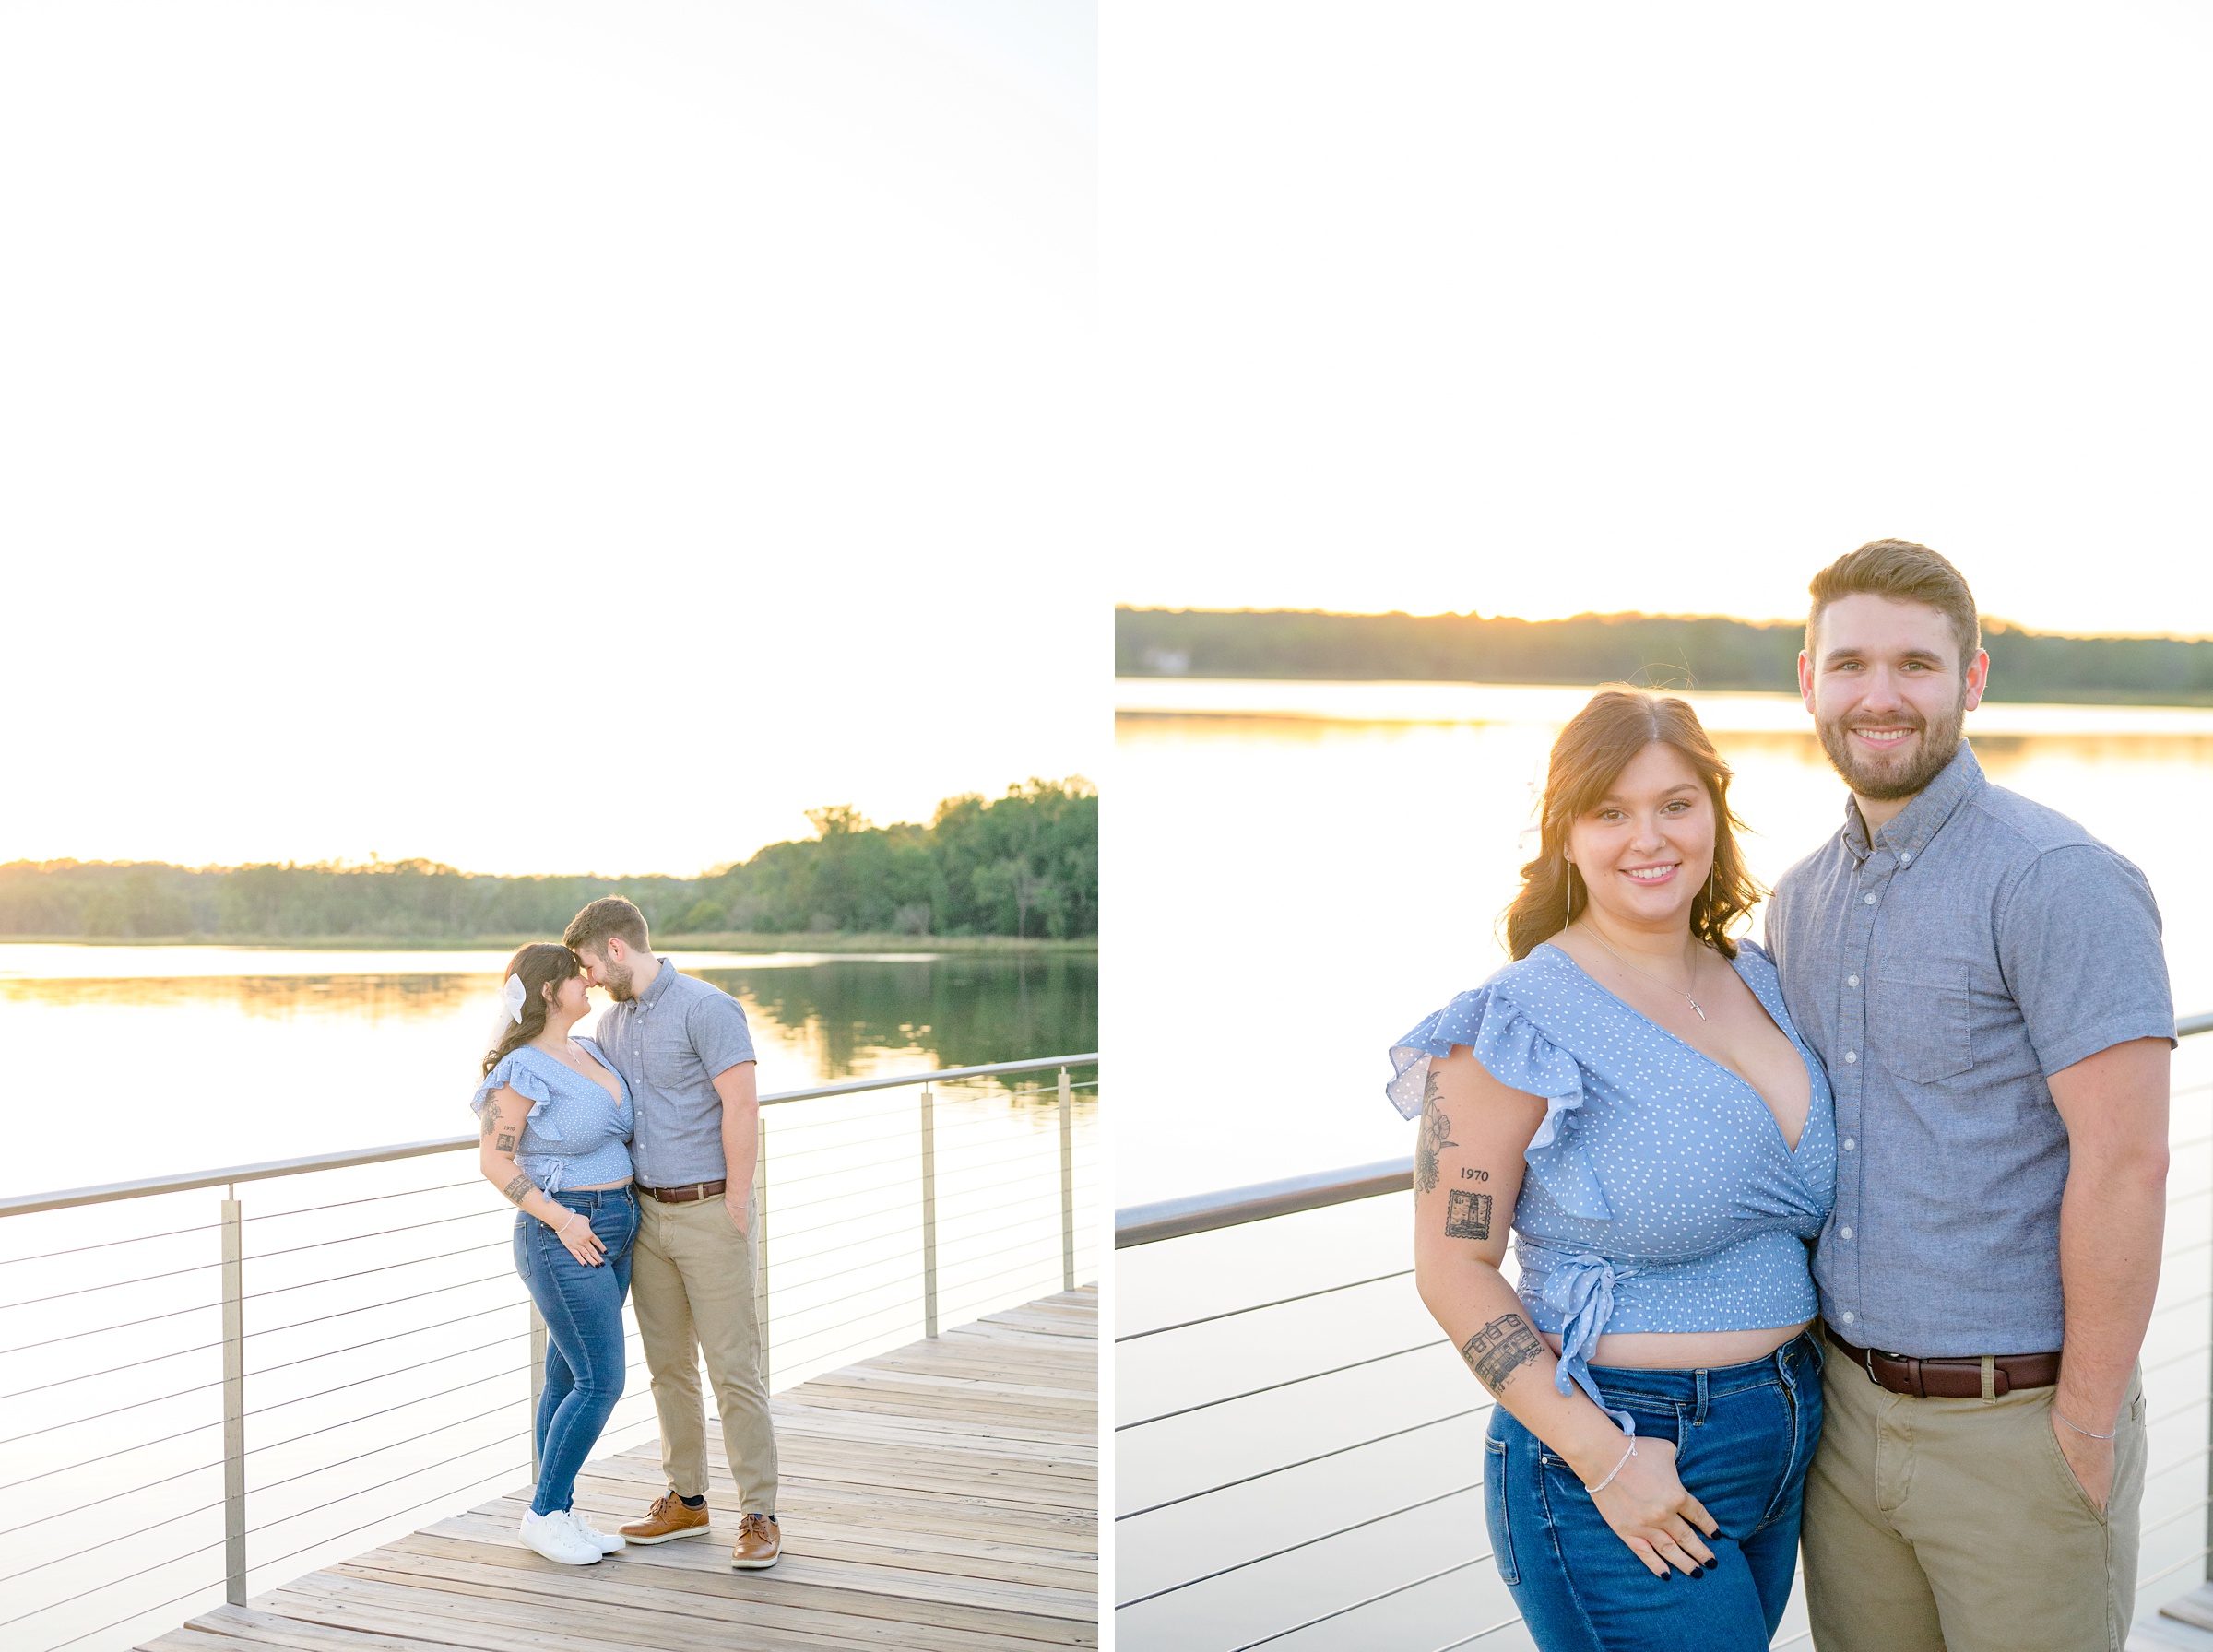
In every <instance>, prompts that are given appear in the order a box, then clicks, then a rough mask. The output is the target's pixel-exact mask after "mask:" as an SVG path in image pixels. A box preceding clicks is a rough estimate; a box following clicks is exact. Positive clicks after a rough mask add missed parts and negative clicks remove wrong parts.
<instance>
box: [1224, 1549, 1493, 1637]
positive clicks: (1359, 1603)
mask: <svg viewBox="0 0 2213 1652" xmlns="http://www.w3.org/2000/svg"><path fill="white" fill-rule="evenodd" d="M1490 1558H1491V1551H1490V1550H1488V1549H1485V1551H1484V1552H1482V1553H1481V1554H1478V1555H1477V1556H1475V1558H1474V1559H1473V1560H1463V1561H1461V1562H1460V1563H1457V1564H1455V1565H1450V1566H1446V1567H1445V1568H1444V1569H1443V1570H1441V1571H1437V1572H1432V1573H1430V1574H1429V1575H1427V1576H1426V1577H1417V1578H1415V1579H1414V1581H1413V1582H1412V1583H1402V1584H1400V1585H1399V1586H1398V1587H1396V1588H1388V1589H1385V1590H1384V1591H1383V1592H1382V1593H1381V1594H1379V1595H1370V1596H1369V1597H1368V1598H1367V1599H1365V1600H1355V1601H1354V1602H1353V1603H1352V1604H1351V1605H1350V1606H1341V1607H1339V1608H1338V1609H1337V1610H1336V1611H1325V1612H1323V1613H1322V1614H1321V1616H1320V1617H1319V1618H1308V1620H1307V1621H1306V1622H1303V1623H1294V1624H1293V1625H1292V1626H1291V1627H1290V1628H1288V1629H1279V1630H1277V1631H1276V1632H1275V1633H1274V1634H1264V1635H1262V1636H1261V1637H1260V1639H1259V1640H1257V1641H1247V1642H1246V1643H1245V1644H1244V1645H1243V1646H1239V1647H1238V1648H1237V1652H1253V1648H1254V1647H1256V1646H1267V1645H1268V1644H1269V1643H1270V1642H1272V1641H1280V1640H1282V1639H1283V1638H1284V1636H1285V1635H1292V1634H1298V1633H1299V1632H1300V1631H1302V1630H1307V1629H1312V1628H1313V1627H1315V1626H1316V1625H1317V1624H1320V1623H1327V1622H1331V1620H1332V1619H1335V1618H1342V1617H1343V1616H1344V1615H1345V1613H1347V1612H1354V1611H1359V1610H1360V1609H1361V1608H1362V1607H1364V1606H1373V1605H1374V1604H1375V1603H1376V1602H1377V1601H1379V1600H1388V1599H1391V1597H1392V1596H1393V1595H1403V1594H1404V1593H1405V1592H1406V1591H1407V1590H1408V1589H1418V1588H1420V1587H1422V1585H1424V1584H1425V1583H1435V1582H1436V1581H1437V1580H1438V1578H1440V1577H1450V1576H1451V1575H1452V1574H1453V1573H1455V1572H1464V1571H1466V1570H1467V1569H1468V1568H1469V1567H1470V1566H1480V1565H1481V1564H1483V1563H1484V1562H1485V1561H1486V1560H1488V1559H1490Z"/></svg>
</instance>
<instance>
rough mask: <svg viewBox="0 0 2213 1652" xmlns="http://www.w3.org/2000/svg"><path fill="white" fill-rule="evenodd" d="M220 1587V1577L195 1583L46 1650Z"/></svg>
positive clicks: (57, 1651) (59, 1648)
mask: <svg viewBox="0 0 2213 1652" xmlns="http://www.w3.org/2000/svg"><path fill="white" fill-rule="evenodd" d="M196 1552H197V1551H196V1550H195V1553H196ZM177 1558H178V1559H179V1560H185V1559H189V1558H190V1557H189V1556H187V1555H182V1554H181V1555H179V1556H178V1557H177ZM101 1587H105V1586H104V1585H103V1586H101ZM221 1587H223V1580H222V1579H221V1578H219V1577H217V1578H212V1579H210V1580H209V1581H208V1582H207V1583H203V1584H197V1585H195V1586H194V1587H191V1588H188V1589H186V1590H185V1591H184V1592H183V1594H182V1595H172V1596H171V1597H170V1598H169V1599H166V1600H157V1601H155V1602H154V1604H153V1605H151V1606H142V1607H140V1608H139V1609H138V1610H137V1611H126V1612H124V1614H123V1616H121V1617H120V1618H117V1619H116V1620H115V1621H114V1622H112V1623H102V1624H101V1626H100V1627H99V1628H98V1629H88V1630H86V1631H85V1632H84V1634H73V1635H71V1636H70V1637H69V1638H68V1639H67V1640H65V1641H56V1642H54V1643H53V1646H50V1647H48V1648H47V1652H62V1648H63V1647H64V1646H76V1645H77V1642H79V1641H89V1640H90V1639H91V1638H92V1637H93V1636H94V1635H96V1634H107V1632H108V1631H109V1630H111V1629H115V1628H120V1627H121V1626H122V1625H123V1624H125V1623H127V1622H130V1621H131V1620H132V1619H133V1618H143V1617H144V1616H146V1614H147V1613H148V1612H149V1611H160V1610H161V1609H162V1608H163V1607H165V1606H174V1605H175V1604H176V1603H177V1602H178V1601H180V1600H189V1599H192V1598H193V1597H194V1596H195V1595H204V1594H206V1593H207V1591H208V1590H209V1589H219V1588H221ZM89 1592H90V1591H89V1590H88V1591H87V1593H89ZM77 1599H80V1600H81V1599H84V1597H83V1596H82V1595H80V1596H77ZM56 1604H57V1605H62V1606H66V1605H67V1604H68V1602H67V1601H65V1600H64V1601H58V1602H56ZM31 1615H33V1616H36V1615H37V1614H36V1613H33V1614H31Z"/></svg>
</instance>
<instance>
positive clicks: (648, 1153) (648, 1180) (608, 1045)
mask: <svg viewBox="0 0 2213 1652" xmlns="http://www.w3.org/2000/svg"><path fill="white" fill-rule="evenodd" d="M598 1044H599V1048H600V1050H601V1052H602V1053H603V1054H605V1056H607V1058H608V1060H609V1061H610V1062H611V1063H612V1064H613V1065H614V1068H615V1070H616V1071H617V1072H619V1073H621V1075H622V1081H623V1082H624V1083H625V1084H628V1085H629V1086H630V1093H631V1097H632V1099H633V1103H634V1104H635V1107H636V1114H637V1123H636V1127H635V1134H634V1136H633V1139H632V1141H631V1149H630V1152H631V1159H632V1161H633V1163H634V1164H635V1165H636V1166H637V1179H638V1180H639V1181H641V1182H643V1183H645V1186H648V1187H688V1186H692V1184H693V1183H696V1182H719V1181H721V1180H723V1179H724V1164H723V1157H722V1097H721V1095H720V1094H719V1093H717V1091H716V1089H715V1080H716V1076H717V1075H718V1074H721V1073H724V1072H728V1070H729V1069H730V1068H733V1067H736V1066H737V1065H738V1064H739V1063H740V1062H742V1061H751V1060H752V1059H753V1037H752V1032H751V1030H750V1029H749V1028H748V1027H747V1026H746V1024H745V1007H744V1006H743V1005H741V1004H740V1003H739V1002H738V1000H737V999H736V998H733V997H730V995H729V994H728V993H727V992H725V991H723V990H722V988H721V987H719V986H716V985H712V984H711V983H709V982H705V981H702V980H701V979H700V978H699V977H698V976H696V975H686V974H682V973H679V972H678V970H677V967H676V965H675V964H673V963H671V962H669V960H668V959H666V958H664V959H662V960H661V968H660V973H657V975H655V976H654V978H653V982H652V985H649V986H647V987H646V988H645V990H644V991H643V992H641V993H639V994H638V996H637V997H634V998H633V999H631V1000H630V1001H629V1002H628V1003H618V1004H609V1006H608V1007H607V1010H606V1012H605V1013H604V1014H602V1015H601V1016H600V1018H599V1024H598Z"/></svg>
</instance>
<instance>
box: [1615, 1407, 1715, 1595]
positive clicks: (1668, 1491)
mask: <svg viewBox="0 0 2213 1652" xmlns="http://www.w3.org/2000/svg"><path fill="white" fill-rule="evenodd" d="M1636 1444H1637V1455H1636V1456H1635V1457H1630V1458H1629V1459H1628V1460H1627V1462H1625V1463H1623V1464H1622V1465H1621V1472H1620V1473H1618V1474H1616V1475H1615V1477H1614V1481H1613V1483H1612V1484H1610V1485H1608V1486H1607V1487H1606V1488H1605V1489H1604V1491H1601V1492H1593V1493H1592V1494H1591V1501H1592V1502H1593V1503H1595V1504H1598V1512H1599V1513H1600V1514H1602V1515H1604V1516H1605V1520H1606V1524H1607V1525H1608V1526H1611V1527H1612V1528H1614V1535H1615V1537H1617V1538H1619V1539H1620V1540H1622V1541H1623V1542H1625V1543H1627V1545H1628V1546H1629V1551H1630V1552H1631V1553H1633V1554H1635V1555H1636V1556H1637V1558H1638V1559H1639V1560H1640V1561H1642V1562H1643V1563H1644V1567H1645V1570H1646V1571H1648V1572H1650V1573H1651V1575H1653V1576H1654V1577H1664V1576H1666V1575H1667V1569H1668V1567H1670V1566H1673V1567H1675V1570H1676V1571H1678V1572H1686V1573H1687V1572H1695V1571H1696V1570H1698V1567H1700V1566H1702V1565H1707V1564H1709V1563H1711V1562H1712V1560H1713V1551H1712V1550H1710V1549H1709V1548H1708V1547H1707V1546H1706V1544H1705V1542H1704V1540H1702V1539H1701V1537H1700V1535H1699V1534H1700V1533H1701V1532H1703V1533H1704V1534H1705V1536H1706V1537H1715V1536H1718V1535H1719V1534H1720V1532H1721V1529H1722V1528H1721V1523H1720V1522H1719V1521H1718V1520H1716V1519H1715V1518H1714V1517H1713V1516H1711V1515H1710V1514H1708V1513H1707V1512H1706V1505H1705V1504H1702V1503H1700V1502H1699V1501H1698V1499H1697V1498H1696V1497H1693V1496H1692V1495H1691V1494H1690V1493H1688V1492H1686V1491H1685V1490H1684V1489H1683V1482H1682V1481H1680V1480H1679V1479H1677V1478H1676V1477H1675V1442H1674V1441H1673V1440H1648V1439H1643V1438H1639V1440H1638V1441H1637V1443H1636ZM1622 1449H1623V1450H1624V1451H1626V1450H1627V1449H1628V1443H1627V1441H1624V1442H1623V1444H1622Z"/></svg>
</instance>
